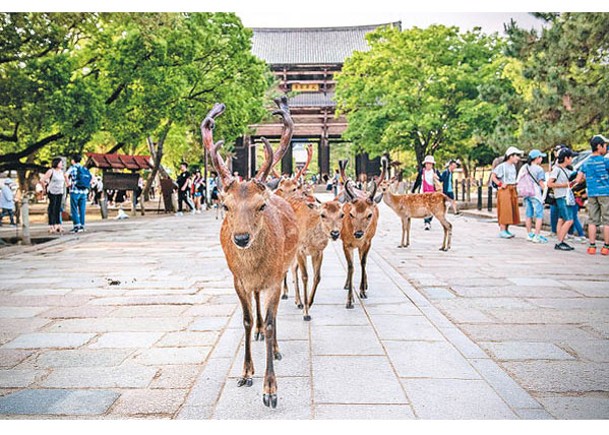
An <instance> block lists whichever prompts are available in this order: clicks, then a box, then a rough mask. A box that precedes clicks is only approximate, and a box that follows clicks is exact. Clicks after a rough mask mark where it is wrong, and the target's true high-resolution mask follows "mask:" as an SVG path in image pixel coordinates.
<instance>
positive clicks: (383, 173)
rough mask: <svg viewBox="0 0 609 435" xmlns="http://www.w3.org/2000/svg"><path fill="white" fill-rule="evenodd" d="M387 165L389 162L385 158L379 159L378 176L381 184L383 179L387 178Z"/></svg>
mask: <svg viewBox="0 0 609 435" xmlns="http://www.w3.org/2000/svg"><path fill="white" fill-rule="evenodd" d="M388 165H389V160H388V159H387V157H386V156H383V157H381V166H382V168H383V169H382V170H381V175H380V176H379V180H380V181H381V182H382V181H384V180H385V177H386V176H387V173H388V172H387V166H388Z"/></svg>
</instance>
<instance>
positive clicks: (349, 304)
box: [345, 302, 353, 310]
mask: <svg viewBox="0 0 609 435" xmlns="http://www.w3.org/2000/svg"><path fill="white" fill-rule="evenodd" d="M345 308H346V309H348V310H352V309H353V303H352V302H347V306H346V307H345Z"/></svg>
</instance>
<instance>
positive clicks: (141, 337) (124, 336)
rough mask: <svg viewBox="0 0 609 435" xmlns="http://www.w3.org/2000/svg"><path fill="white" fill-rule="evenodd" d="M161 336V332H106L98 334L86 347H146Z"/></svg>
mask: <svg viewBox="0 0 609 435" xmlns="http://www.w3.org/2000/svg"><path fill="white" fill-rule="evenodd" d="M162 336H163V333H162V332H108V333H107V334H102V335H100V336H99V337H98V338H97V340H96V341H95V342H94V343H92V344H90V345H89V346H88V347H89V348H91V349H107V348H147V347H151V346H152V345H154V343H156V342H157V341H159V340H160V338H161V337H162Z"/></svg>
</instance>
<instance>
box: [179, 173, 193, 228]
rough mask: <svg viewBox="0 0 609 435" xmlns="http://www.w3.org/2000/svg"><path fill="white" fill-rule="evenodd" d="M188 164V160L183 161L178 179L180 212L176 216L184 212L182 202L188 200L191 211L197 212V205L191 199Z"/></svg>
mask: <svg viewBox="0 0 609 435" xmlns="http://www.w3.org/2000/svg"><path fill="white" fill-rule="evenodd" d="M187 169H188V164H187V163H186V162H182V163H181V164H180V175H178V178H177V180H176V183H177V185H178V212H177V213H176V216H182V215H183V214H184V213H183V212H182V203H183V202H186V205H188V208H190V212H191V213H192V214H195V206H194V204H193V203H192V199H190V181H191V180H190V173H189V172H188V170H187Z"/></svg>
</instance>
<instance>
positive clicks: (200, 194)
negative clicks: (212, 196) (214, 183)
mask: <svg viewBox="0 0 609 435" xmlns="http://www.w3.org/2000/svg"><path fill="white" fill-rule="evenodd" d="M194 196H195V198H198V197H200V196H203V194H202V193H201V192H195V195H194Z"/></svg>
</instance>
